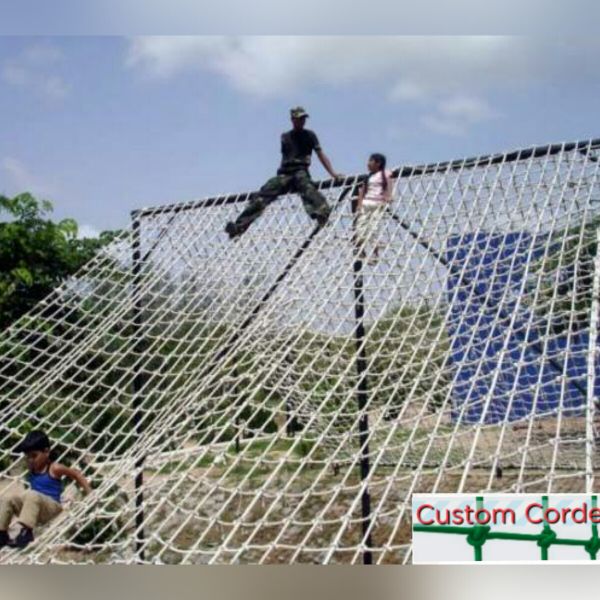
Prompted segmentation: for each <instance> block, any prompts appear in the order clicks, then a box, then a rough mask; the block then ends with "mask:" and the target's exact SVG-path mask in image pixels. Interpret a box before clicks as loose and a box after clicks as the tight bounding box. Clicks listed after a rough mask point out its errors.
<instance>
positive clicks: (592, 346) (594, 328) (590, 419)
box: [585, 227, 600, 494]
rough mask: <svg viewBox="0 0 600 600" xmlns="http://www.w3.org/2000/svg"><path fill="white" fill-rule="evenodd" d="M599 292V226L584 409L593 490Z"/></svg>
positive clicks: (588, 477) (587, 479)
mask: <svg viewBox="0 0 600 600" xmlns="http://www.w3.org/2000/svg"><path fill="white" fill-rule="evenodd" d="M599 294H600V227H598V228H597V229H596V256H595V257H594V279H593V283H592V302H591V307H590V327H589V340H588V357H587V358H588V360H587V397H586V409H585V446H586V448H585V491H586V493H588V494H591V493H592V492H593V491H594V461H593V457H594V412H595V410H594V409H595V402H596V394H595V391H596V390H595V387H596V346H597V344H598V308H599V306H598V303H599V300H600V298H599Z"/></svg>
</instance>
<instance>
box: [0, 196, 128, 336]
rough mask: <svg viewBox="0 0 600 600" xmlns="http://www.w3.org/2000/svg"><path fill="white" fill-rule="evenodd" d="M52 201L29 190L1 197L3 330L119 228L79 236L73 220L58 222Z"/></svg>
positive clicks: (0, 299)
mask: <svg viewBox="0 0 600 600" xmlns="http://www.w3.org/2000/svg"><path fill="white" fill-rule="evenodd" d="M51 212H52V204H51V203H50V202H48V201H47V200H38V199H36V198H34V197H33V196H32V195H31V194H28V193H24V194H20V195H18V196H15V197H14V198H7V197H6V196H0V216H1V217H2V218H3V220H2V221H0V265H1V266H0V329H3V328H5V327H7V326H8V325H10V324H11V323H13V322H14V321H16V320H17V319H18V318H19V317H20V316H21V315H23V314H24V313H26V312H27V311H28V310H29V309H31V308H32V307H33V306H34V305H35V304H37V303H38V302H39V301H40V300H41V299H42V298H44V297H45V296H47V295H48V294H49V293H50V292H51V291H52V290H53V289H54V288H55V287H57V286H58V285H59V284H60V283H61V282H62V281H63V280H64V279H65V278H67V277H68V276H70V275H72V274H73V273H75V272H76V271H77V270H78V269H79V268H80V267H81V266H82V265H84V264H85V263H86V262H88V261H89V260H90V259H91V258H92V257H93V256H94V255H95V254H96V253H97V252H98V250H100V249H101V248H102V247H103V246H105V245H106V244H108V243H109V242H111V241H112V240H113V239H114V238H115V236H116V235H117V234H118V232H111V231H107V232H103V233H101V234H100V236H99V237H98V238H83V239H81V238H78V237H77V232H78V227H77V223H76V222H75V221H74V220H73V219H63V220H61V221H58V222H55V221H53V220H52V219H51V218H50V214H51Z"/></svg>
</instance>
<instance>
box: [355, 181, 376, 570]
mask: <svg viewBox="0 0 600 600" xmlns="http://www.w3.org/2000/svg"><path fill="white" fill-rule="evenodd" d="M355 192H356V190H355ZM357 210H358V200H357V198H356V193H355V194H354V197H353V198H352V214H353V216H354V221H353V226H354V227H356V216H357ZM353 245H354V263H353V265H352V268H353V271H354V316H355V320H356V327H355V329H354V337H355V340H356V374H357V375H358V385H357V391H356V400H357V404H358V411H359V420H358V441H359V444H360V480H361V482H362V483H363V485H364V488H363V491H362V494H361V511H362V541H363V543H364V544H365V546H366V550H364V552H363V564H365V565H370V564H373V553H372V551H371V548H372V547H373V542H372V539H371V496H370V494H369V488H368V485H367V482H368V478H369V471H370V464H369V416H368V414H367V411H366V408H367V403H368V395H369V386H368V379H367V351H366V348H365V343H364V342H365V326H364V314H365V294H364V285H363V275H362V267H363V256H362V253H363V250H362V249H361V248H360V244H359V240H358V238H357V237H356V230H355V231H354V236H353Z"/></svg>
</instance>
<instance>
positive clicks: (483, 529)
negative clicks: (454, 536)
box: [467, 525, 491, 547]
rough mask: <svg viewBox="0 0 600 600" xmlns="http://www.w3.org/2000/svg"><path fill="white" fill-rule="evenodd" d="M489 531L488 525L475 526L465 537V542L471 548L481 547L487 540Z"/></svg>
mask: <svg viewBox="0 0 600 600" xmlns="http://www.w3.org/2000/svg"><path fill="white" fill-rule="evenodd" d="M490 529H491V527H490V526H489V525H475V526H474V527H473V528H472V529H471V532H470V533H469V534H468V535H467V542H468V543H469V544H471V546H475V547H477V546H483V545H484V544H485V543H486V541H487V539H488V534H489V533H490Z"/></svg>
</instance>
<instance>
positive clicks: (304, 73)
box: [127, 36, 556, 100]
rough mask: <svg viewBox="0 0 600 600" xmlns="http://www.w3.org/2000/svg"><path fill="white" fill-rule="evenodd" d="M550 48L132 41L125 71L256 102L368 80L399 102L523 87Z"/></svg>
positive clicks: (429, 40) (545, 65) (452, 42)
mask: <svg viewBox="0 0 600 600" xmlns="http://www.w3.org/2000/svg"><path fill="white" fill-rule="evenodd" d="M548 47H550V48H551V46H550V45H549V44H548V43H547V42H540V41H532V40H531V39H528V38H519V37H500V36H432V37H428V36H377V37H373V36H335V37H331V36H318V37H311V36H266V37H265V36H250V37H223V36H200V37H194V36H180V37H161V36H154V37H137V38H133V39H132V40H131V42H130V45H129V49H128V55H127V64H128V65H129V66H131V67H137V68H142V69H143V70H144V71H145V72H147V73H149V74H151V75H154V76H156V77H169V76H172V75H174V74H176V73H180V72H184V71H190V70H207V71H213V72H216V73H218V74H220V75H221V76H222V77H223V78H224V79H225V80H226V81H227V82H228V83H229V84H230V85H232V86H233V87H235V88H237V89H239V90H241V91H244V92H246V93H249V94H255V95H278V94H280V93H281V92H282V91H284V90H289V89H290V88H291V89H298V88H303V87H305V86H307V85H308V86H310V85H312V84H340V83H356V82H361V81H367V80H372V81H374V82H379V83H381V84H382V86H383V89H384V93H386V94H390V93H391V94H392V96H396V97H397V99H400V100H404V99H406V98H407V97H410V98H411V99H412V98H414V97H415V96H419V97H422V96H424V95H425V91H429V92H435V91H437V92H444V93H452V92H454V93H457V92H459V91H460V90H461V89H466V90H473V89H485V88H487V87H490V86H492V87H493V86H498V87H503V86H505V85H513V84H519V83H529V82H531V81H532V80H535V79H539V78H541V77H543V76H544V74H545V73H546V72H547V71H548V70H551V69H554V68H556V65H555V62H556V61H553V60H552V56H550V55H549V50H548ZM394 85H395V87H394Z"/></svg>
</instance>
